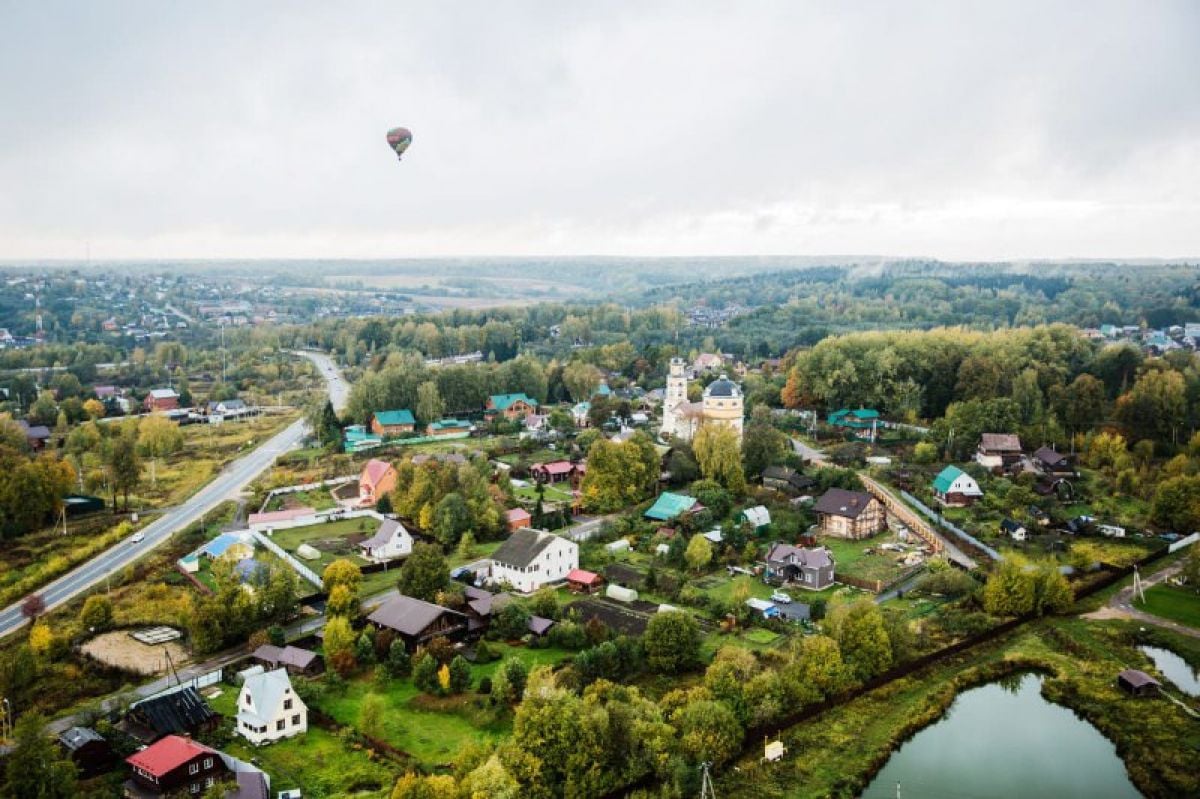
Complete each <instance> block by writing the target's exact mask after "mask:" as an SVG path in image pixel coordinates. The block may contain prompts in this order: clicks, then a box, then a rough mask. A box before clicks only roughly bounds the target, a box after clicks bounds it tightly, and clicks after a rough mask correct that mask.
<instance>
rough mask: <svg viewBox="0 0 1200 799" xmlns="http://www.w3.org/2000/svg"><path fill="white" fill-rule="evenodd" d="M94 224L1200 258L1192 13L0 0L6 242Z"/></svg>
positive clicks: (411, 241) (304, 242)
mask: <svg viewBox="0 0 1200 799" xmlns="http://www.w3.org/2000/svg"><path fill="white" fill-rule="evenodd" d="M395 125H405V126H407V127H409V128H411V129H412V131H413V133H414V141H413V144H412V147H411V148H410V149H409V151H408V153H407V154H406V155H405V157H404V161H403V162H402V163H397V161H396V159H395V156H394V155H392V153H391V152H390V151H389V150H388V148H387V145H386V143H385V141H384V134H385V133H386V131H387V129H388V128H389V127H392V126H395ZM89 246H90V252H91V256H92V257H93V259H104V258H123V257H136V258H156V257H164V258H165V257H184V258H186V257H197V258H208V257H221V256H228V257H276V256H277V257H306V256H312V257H317V256H320V257H405V256H426V255H475V254H496V255H504V254H512V255H519V254H615V255H622V254H627V255H688V254H802V255H819V254H836V253H873V254H882V255H928V256H934V257H941V258H948V259H950V258H974V259H999V258H1022V257H1069V256H1081V257H1135V256H1159V257H1180V256H1198V255H1200V3H1197V2H1188V1H1185V2H1178V3H1171V2H1134V0H1130V2H1121V3H1104V2H1095V0H1088V1H1087V2H1079V3H1069V2H1055V3H1047V2H1044V0H1039V2H1030V3H1023V2H1011V0H1004V2H995V3H988V4H985V3H981V2H961V1H960V0H955V1H954V2H947V3H934V2H903V3H901V2H881V3H867V2H849V3H847V2H830V3H814V4H810V3H801V2H782V3H767V2H752V3H731V2H728V1H727V0H726V1H725V2H714V3H702V2H697V1H696V0H685V1H684V2H679V3H652V2H629V3H616V2H583V0H577V1H576V0H572V1H571V2H567V1H566V0H547V1H546V2H539V3H521V2H512V0H506V2H503V3H484V2H470V3H465V2H464V3H443V2H428V3H423V4H408V3H398V2H387V3H379V4H367V3H329V2H312V3H302V2H288V3H270V2H262V1H260V0H256V1H255V2H236V3H219V2H211V1H210V0H205V2H166V3H164V2H161V1H160V0H148V2H144V3H132V2H102V3H99V2H90V0H88V1H86V2H85V1H84V0H80V2H76V3H59V2H46V1H45V0H38V2H28V1H27V0H0V259H19V258H83V257H84V255H85V252H87V248H88V247H89Z"/></svg>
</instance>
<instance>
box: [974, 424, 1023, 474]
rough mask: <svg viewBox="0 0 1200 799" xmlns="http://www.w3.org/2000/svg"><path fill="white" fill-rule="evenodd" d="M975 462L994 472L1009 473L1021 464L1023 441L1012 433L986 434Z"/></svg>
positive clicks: (982, 437)
mask: <svg viewBox="0 0 1200 799" xmlns="http://www.w3.org/2000/svg"><path fill="white" fill-rule="evenodd" d="M975 462H976V463H978V464H979V465H980V466H982V467H983V468H985V469H991V470H992V471H993V472H1007V471H1008V470H1010V469H1012V468H1013V467H1014V466H1016V465H1018V464H1019V463H1020V462H1021V439H1020V438H1018V437H1017V436H1015V435H1013V434H1012V433H984V434H983V435H981V436H980V437H979V448H978V449H977V450H976V452H975Z"/></svg>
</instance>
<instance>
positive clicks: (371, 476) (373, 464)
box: [358, 458, 399, 506]
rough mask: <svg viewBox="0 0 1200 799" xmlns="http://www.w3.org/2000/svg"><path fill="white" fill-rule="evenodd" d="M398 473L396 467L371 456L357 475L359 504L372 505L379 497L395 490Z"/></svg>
mask: <svg viewBox="0 0 1200 799" xmlns="http://www.w3.org/2000/svg"><path fill="white" fill-rule="evenodd" d="M398 477H399V474H398V473H397V472H396V467H395V466H392V464H390V463H388V462H387V461H384V460H380V459H379V458H371V460H369V461H367V462H366V463H365V464H363V468H362V472H361V473H360V474H359V476H358V504H359V506H366V505H374V504H375V503H376V502H378V501H379V499H380V497H382V496H384V495H385V494H390V493H392V491H394V490H396V480H397V479H398Z"/></svg>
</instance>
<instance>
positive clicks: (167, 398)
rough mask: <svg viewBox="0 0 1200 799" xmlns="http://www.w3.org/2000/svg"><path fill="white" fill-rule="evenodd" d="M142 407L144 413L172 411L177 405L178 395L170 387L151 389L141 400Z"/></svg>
mask: <svg viewBox="0 0 1200 799" xmlns="http://www.w3.org/2000/svg"><path fill="white" fill-rule="evenodd" d="M142 407H143V408H145V410H146V413H155V412H157V411H173V410H176V409H177V408H178V407H179V395H178V394H176V393H175V390H174V389H171V388H155V389H151V390H150V393H149V394H147V395H146V399H145V400H144V401H143V402H142Z"/></svg>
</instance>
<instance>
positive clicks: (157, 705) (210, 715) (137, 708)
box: [122, 685, 221, 743]
mask: <svg viewBox="0 0 1200 799" xmlns="http://www.w3.org/2000/svg"><path fill="white" fill-rule="evenodd" d="M220 718H221V717H220V716H218V715H217V714H216V712H215V711H213V709H212V708H211V707H209V706H208V703H207V702H205V701H204V698H203V697H201V696H200V694H199V693H198V692H197V691H196V689H195V688H193V687H192V686H190V685H187V686H184V687H182V688H180V689H179V690H177V691H172V692H171V693H168V694H161V695H159V696H153V697H150V698H149V699H143V700H142V701H140V702H138V703H136V704H134V705H131V706H130V708H129V712H128V713H127V714H126V716H125V720H124V722H122V728H123V729H124V731H125V733H126V734H127V735H129V736H130V737H131V738H134V739H136V740H138V741H141V742H142V743H152V742H154V741H157V740H158V739H159V738H162V737H163V736H164V735H191V736H195V735H198V734H199V733H201V732H208V731H210V730H212V729H214V728H215V727H216V726H217V723H218V722H219V721H220Z"/></svg>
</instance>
